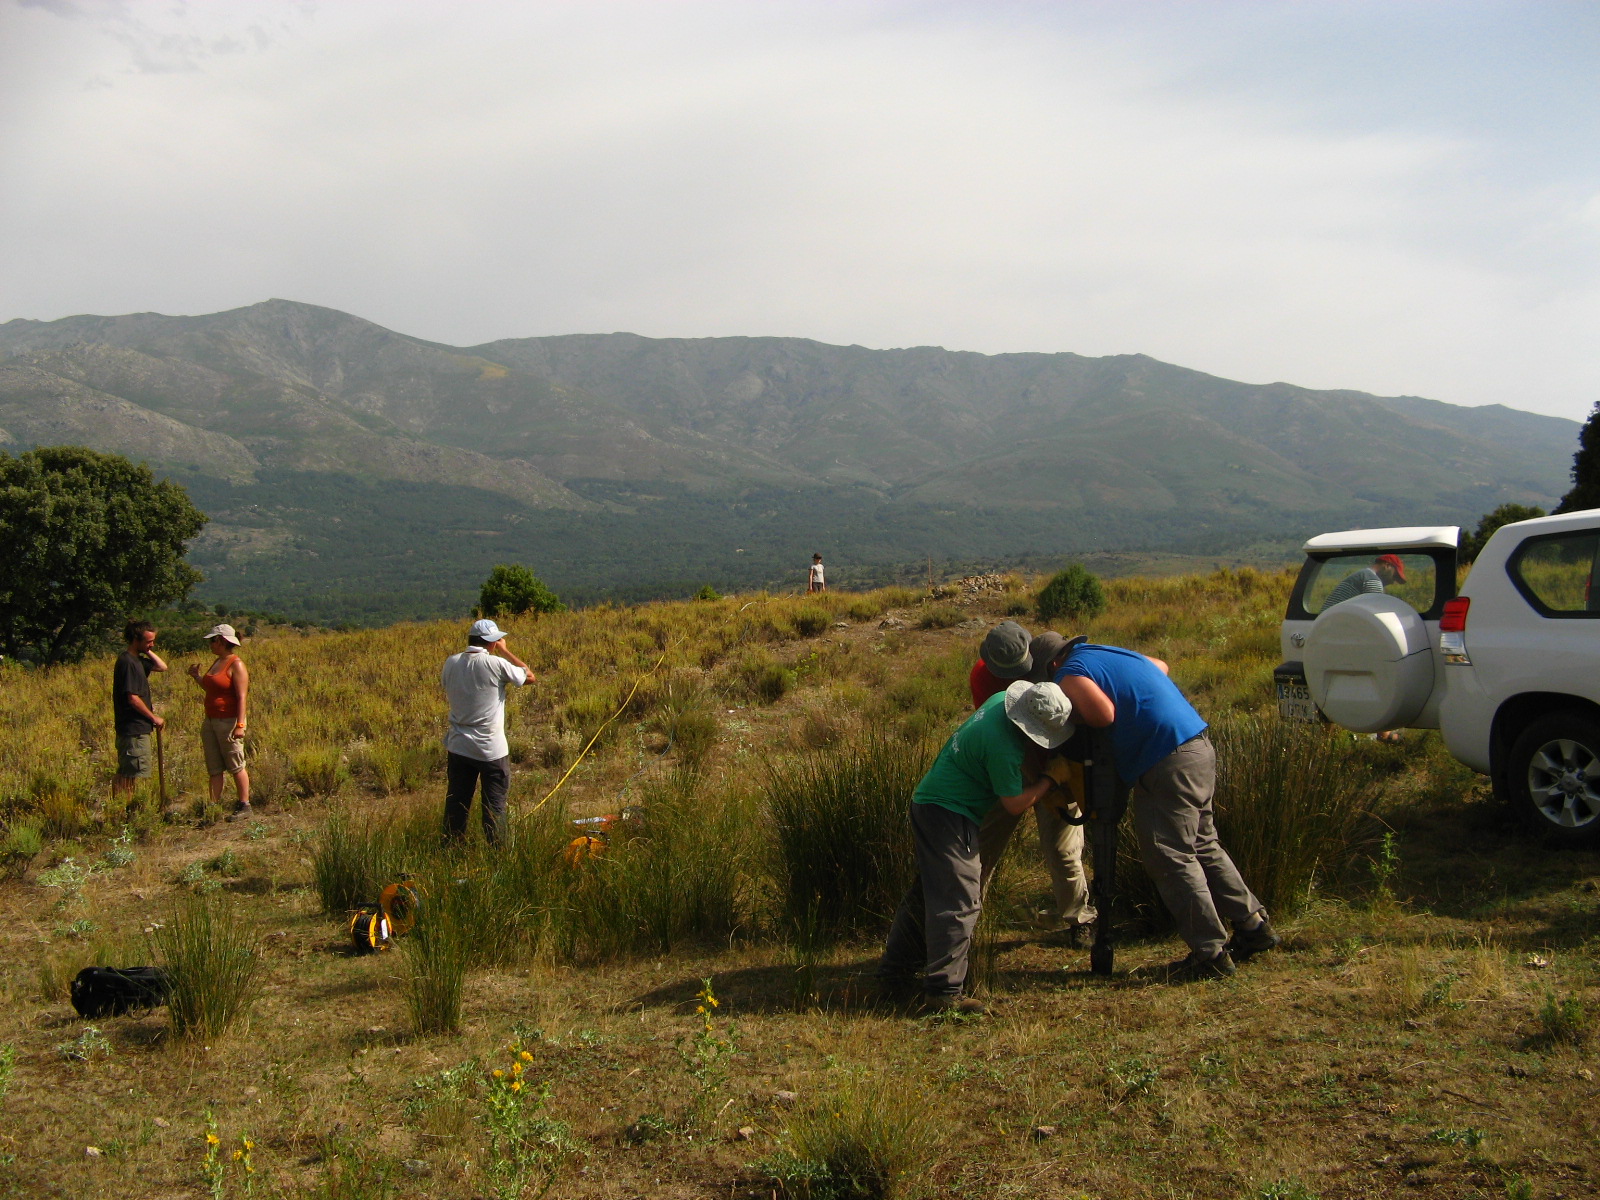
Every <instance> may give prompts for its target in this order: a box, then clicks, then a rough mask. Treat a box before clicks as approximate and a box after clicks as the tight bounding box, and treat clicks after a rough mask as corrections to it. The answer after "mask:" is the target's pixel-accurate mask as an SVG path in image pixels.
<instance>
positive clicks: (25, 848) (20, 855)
mask: <svg viewBox="0 0 1600 1200" xmlns="http://www.w3.org/2000/svg"><path fill="white" fill-rule="evenodd" d="M43 849H44V824H43V822H41V821H39V820H36V819H25V820H17V821H13V822H12V823H11V826H10V828H8V829H7V830H6V836H5V840H4V841H0V871H4V872H5V874H7V875H9V876H12V877H15V876H18V875H21V874H22V873H23V872H24V871H25V870H27V869H28V864H29V863H31V862H32V861H33V860H34V859H35V858H37V857H38V856H39V853H40V852H41V851H42V850H43Z"/></svg>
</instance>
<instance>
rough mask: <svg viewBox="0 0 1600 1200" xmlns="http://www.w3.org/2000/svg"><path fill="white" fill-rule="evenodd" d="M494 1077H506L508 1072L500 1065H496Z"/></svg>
mask: <svg viewBox="0 0 1600 1200" xmlns="http://www.w3.org/2000/svg"><path fill="white" fill-rule="evenodd" d="M494 1077H495V1078H496V1079H504V1078H505V1077H506V1073H505V1072H504V1071H502V1070H501V1069H500V1068H499V1067H496V1068H495V1069H494Z"/></svg>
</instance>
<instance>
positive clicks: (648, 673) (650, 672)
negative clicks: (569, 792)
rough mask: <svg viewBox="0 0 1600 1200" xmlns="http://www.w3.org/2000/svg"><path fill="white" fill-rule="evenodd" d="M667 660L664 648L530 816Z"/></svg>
mask: <svg viewBox="0 0 1600 1200" xmlns="http://www.w3.org/2000/svg"><path fill="white" fill-rule="evenodd" d="M666 661H667V652H666V651H665V650H663V651H662V652H661V657H660V658H658V659H656V665H655V666H654V667H651V668H650V669H649V670H648V671H646V672H645V673H644V674H643V675H641V676H639V678H637V679H635V680H634V681H633V686H632V687H631V688H629V689H628V695H627V696H626V698H624V699H623V701H622V706H621V707H620V708H618V709H617V711H616V712H614V713H612V714H611V715H610V716H609V717H607V718H606V719H605V722H604V723H603V724H602V725H601V726H600V728H599V729H596V730H595V731H594V736H593V737H592V738H590V739H589V744H588V745H586V746H585V747H584V748H583V749H582V750H580V751H578V757H577V758H575V759H573V760H572V765H571V766H570V767H568V768H567V769H566V772H565V774H563V775H562V776H561V778H560V779H558V780H556V785H555V787H553V788H551V789H550V790H549V791H548V792H546V793H545V794H544V800H541V801H539V803H537V804H535V805H534V806H533V807H532V808H530V809H529V810H528V815H529V816H532V815H533V814H534V813H536V812H538V811H539V810H540V809H541V808H543V807H544V804H545V800H548V799H550V797H551V796H554V795H555V794H556V793H557V792H559V791H560V790H561V785H562V784H563V783H565V782H566V781H567V779H568V777H570V776H571V774H572V773H573V772H574V771H576V770H577V769H578V764H579V763H581V762H582V761H583V756H584V755H585V754H587V753H589V751H590V750H592V749H593V748H594V744H595V743H596V742H597V741H599V740H600V735H601V734H602V733H604V732H605V731H606V727H607V726H609V725H610V724H611V722H613V721H615V720H616V719H617V718H618V717H620V716H621V715H622V714H623V712H624V711H625V710H626V709H627V707H628V703H629V701H631V700H632V699H633V694H634V693H635V692H637V691H638V690H639V685H640V684H641V683H643V682H644V681H645V680H646V679H649V678H650V676H652V675H654V674H655V673H656V667H659V666H660V665H661V664H662V663H664V662H666Z"/></svg>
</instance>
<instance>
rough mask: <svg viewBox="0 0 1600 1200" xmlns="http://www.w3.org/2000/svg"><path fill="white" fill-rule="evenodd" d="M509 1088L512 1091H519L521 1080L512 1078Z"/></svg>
mask: <svg viewBox="0 0 1600 1200" xmlns="http://www.w3.org/2000/svg"><path fill="white" fill-rule="evenodd" d="M511 1090H512V1091H513V1092H520V1091H521V1090H522V1080H520V1079H517V1080H514V1081H513V1082H512V1084H511Z"/></svg>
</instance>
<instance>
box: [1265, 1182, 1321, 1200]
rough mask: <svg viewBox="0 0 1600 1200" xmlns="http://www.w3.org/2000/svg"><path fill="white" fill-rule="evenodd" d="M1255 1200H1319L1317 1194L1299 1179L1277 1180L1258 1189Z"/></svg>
mask: <svg viewBox="0 0 1600 1200" xmlns="http://www.w3.org/2000/svg"><path fill="white" fill-rule="evenodd" d="M1255 1200H1317V1193H1316V1192H1313V1191H1312V1190H1311V1189H1310V1188H1308V1187H1307V1186H1306V1185H1305V1184H1303V1183H1301V1182H1300V1181H1299V1180H1298V1179H1277V1180H1274V1181H1273V1182H1271V1183H1264V1184H1262V1185H1261V1186H1260V1187H1259V1188H1257V1189H1256V1193H1255Z"/></svg>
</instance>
